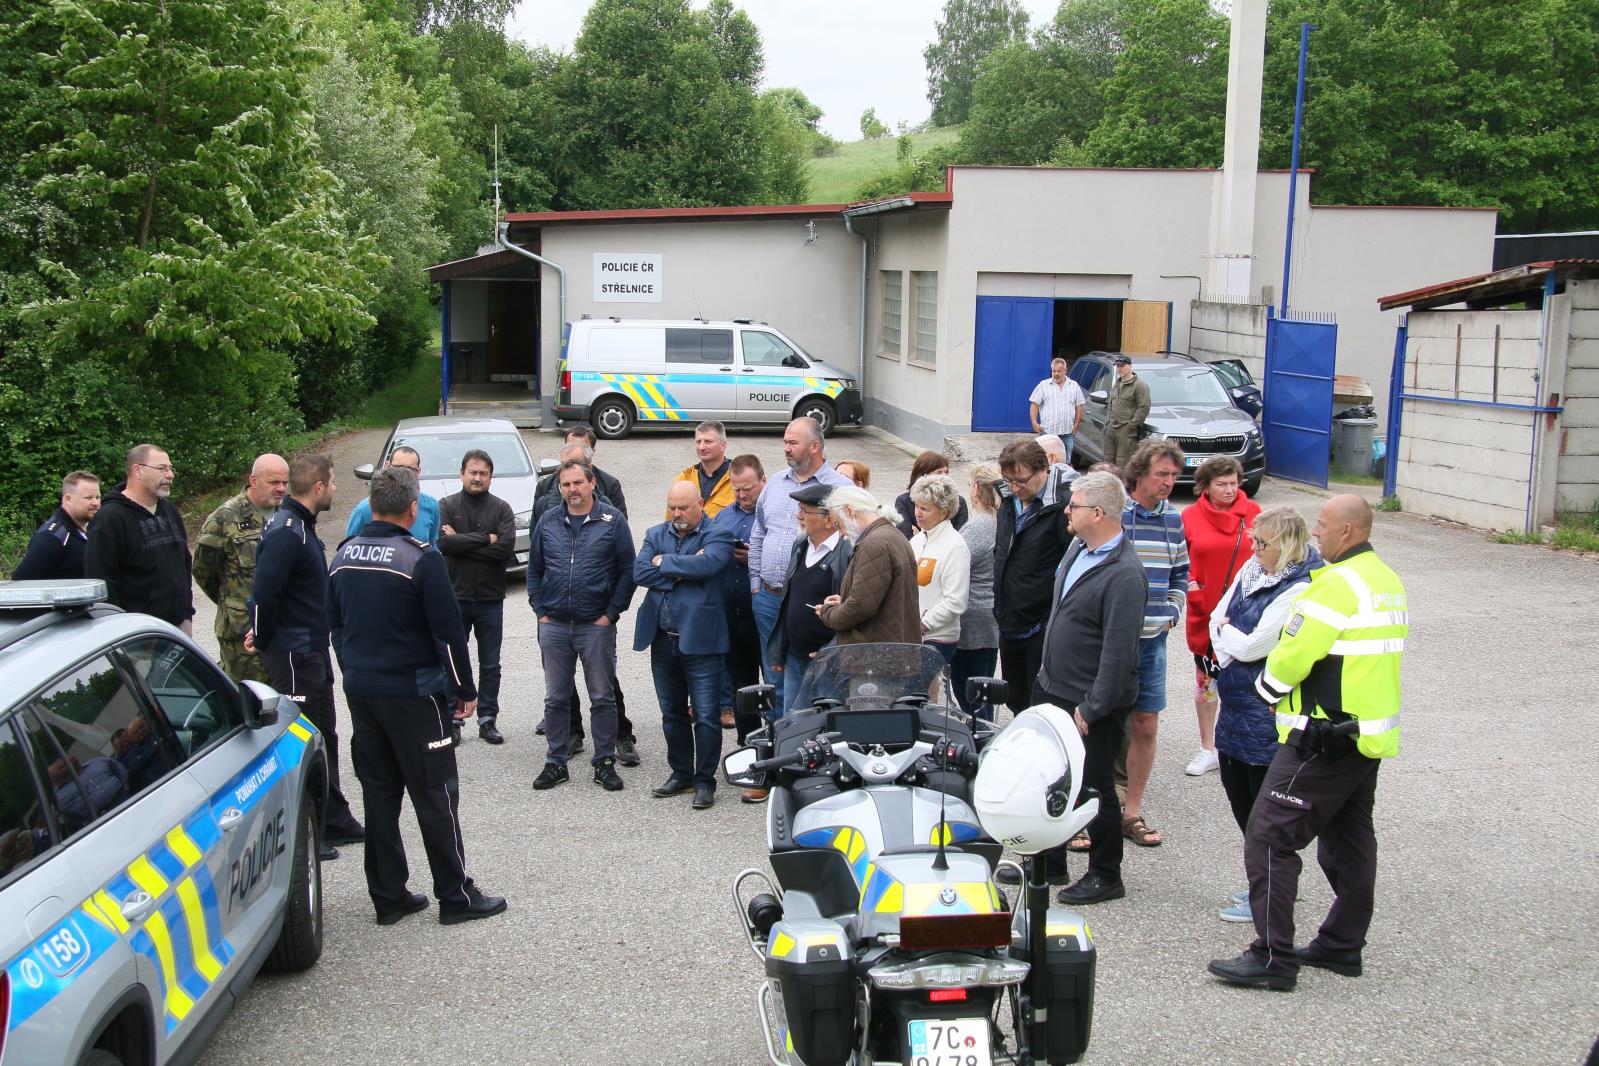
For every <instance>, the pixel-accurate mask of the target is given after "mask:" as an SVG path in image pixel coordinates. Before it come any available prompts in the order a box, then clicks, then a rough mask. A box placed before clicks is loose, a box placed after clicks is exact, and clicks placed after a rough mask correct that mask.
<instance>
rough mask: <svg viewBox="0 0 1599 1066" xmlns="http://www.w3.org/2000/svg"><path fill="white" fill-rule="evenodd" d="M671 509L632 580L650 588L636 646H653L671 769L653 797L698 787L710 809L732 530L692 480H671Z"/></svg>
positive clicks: (697, 804)
mask: <svg viewBox="0 0 1599 1066" xmlns="http://www.w3.org/2000/svg"><path fill="white" fill-rule="evenodd" d="M666 513H667V514H668V515H669V516H670V517H669V518H668V519H667V520H666V521H665V522H662V523H661V524H660V525H658V526H653V527H651V528H650V531H649V532H648V533H646V534H645V535H644V547H643V548H642V549H641V550H640V551H639V553H638V557H637V559H636V560H635V561H634V563H633V579H634V580H635V581H636V582H637V583H638V584H639V585H641V586H643V587H644V588H646V589H648V590H649V593H648V594H647V595H646V596H645V598H644V605H643V606H642V607H641V608H639V616H638V627H637V629H636V630H635V632H634V636H633V650H634V651H643V650H644V649H645V648H648V649H649V651H650V672H651V673H652V674H653V675H654V677H655V697H656V699H657V700H659V701H660V704H661V728H662V730H663V731H664V733H665V734H666V763H667V765H668V766H670V767H671V770H672V772H671V775H670V776H669V777H668V778H667V779H666V781H665V782H664V783H662V784H661V785H660V786H659V787H657V788H655V789H652V790H651V793H650V794H651V795H653V796H655V797H657V798H664V797H667V796H675V795H677V794H678V793H680V792H687V791H688V790H689V789H691V788H692V789H693V790H694V804H693V806H694V809H695V810H697V811H703V810H705V809H706V808H708V807H710V806H711V804H712V803H714V802H715V801H716V764H717V761H718V760H719V759H720V757H721V754H722V724H721V722H720V720H719V718H720V716H719V714H718V710H719V704H720V700H719V699H718V697H719V696H720V694H721V693H720V689H721V683H722V672H723V670H724V669H725V665H726V664H725V663H724V661H723V658H722V657H723V656H724V655H726V654H727V646H728V642H727V605H726V603H725V602H724V600H723V588H722V571H723V570H725V569H727V566H728V564H729V563H730V562H732V559H733V534H732V533H731V532H730V531H729V530H727V529H725V528H723V527H720V526H716V525H713V524H712V523H711V521H710V519H709V518H707V517H706V514H705V505H704V502H703V501H702V499H701V498H700V490H699V486H698V485H696V484H695V483H694V482H692V481H677V482H674V483H673V484H672V487H671V489H670V491H668V492H667V494H666ZM691 708H692V715H691V714H690V710H691Z"/></svg>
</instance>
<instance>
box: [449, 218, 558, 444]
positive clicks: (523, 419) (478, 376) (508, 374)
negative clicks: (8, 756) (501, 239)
mask: <svg viewBox="0 0 1599 1066" xmlns="http://www.w3.org/2000/svg"><path fill="white" fill-rule="evenodd" d="M428 279H429V280H431V281H433V282H435V283H436V284H438V285H439V286H440V290H441V296H440V303H439V308H440V310H439V317H440V323H439V326H440V336H441V337H442V343H441V346H440V347H441V351H440V356H441V359H442V365H441V371H440V380H439V390H440V394H439V412H440V413H441V414H452V415H477V416H482V417H495V418H508V419H510V420H511V421H512V422H514V423H516V424H517V425H519V426H536V425H538V424H539V398H540V391H541V385H542V384H543V382H542V379H541V377H540V374H539V352H540V344H541V338H540V336H539V328H538V326H539V301H540V299H541V294H540V291H539V265H538V264H537V263H536V262H534V261H533V260H531V259H528V258H527V257H525V256H523V255H521V254H520V253H518V252H515V251H512V250H510V249H507V248H500V247H495V246H493V245H490V246H488V247H487V248H484V249H482V250H480V251H479V253H478V254H477V255H474V256H470V257H468V258H466V259H456V260H454V261H452V262H449V263H440V264H439V265H438V266H434V267H429V268H428Z"/></svg>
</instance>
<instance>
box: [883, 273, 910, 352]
mask: <svg viewBox="0 0 1599 1066" xmlns="http://www.w3.org/2000/svg"><path fill="white" fill-rule="evenodd" d="M882 273H883V351H884V352H885V353H890V354H893V355H898V354H899V353H900V352H901V351H902V350H903V348H902V345H903V344H904V341H903V339H902V333H903V331H902V329H901V322H902V320H903V318H904V313H905V294H904V279H905V275H903V274H901V273H900V272H899V271H897V270H885V271H883V272H882Z"/></svg>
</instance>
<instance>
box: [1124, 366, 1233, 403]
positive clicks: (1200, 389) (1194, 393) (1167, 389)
mask: <svg viewBox="0 0 1599 1066" xmlns="http://www.w3.org/2000/svg"><path fill="white" fill-rule="evenodd" d="M1138 376H1139V377H1141V378H1143V379H1144V384H1146V385H1148V386H1149V402H1150V403H1151V404H1154V405H1155V406H1156V407H1200V406H1221V407H1231V406H1232V405H1233V401H1232V400H1231V399H1230V398H1229V397H1228V395H1227V393H1226V392H1224V391H1222V387H1221V381H1220V380H1219V379H1218V378H1217V377H1216V374H1215V372H1214V371H1212V370H1211V369H1210V368H1209V367H1205V366H1195V367H1187V366H1170V367H1167V366H1162V367H1150V368H1148V369H1145V370H1140V371H1139V372H1138Z"/></svg>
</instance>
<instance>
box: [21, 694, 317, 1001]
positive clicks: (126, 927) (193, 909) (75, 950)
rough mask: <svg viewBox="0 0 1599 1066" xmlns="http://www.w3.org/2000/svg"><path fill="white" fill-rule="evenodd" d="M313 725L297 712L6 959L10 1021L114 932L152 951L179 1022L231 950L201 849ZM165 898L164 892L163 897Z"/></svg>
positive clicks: (214, 840) (298, 757) (287, 765)
mask: <svg viewBox="0 0 1599 1066" xmlns="http://www.w3.org/2000/svg"><path fill="white" fill-rule="evenodd" d="M315 733H316V727H315V726H314V725H312V724H311V722H310V720H309V719H306V718H305V717H303V716H302V717H301V718H299V719H297V720H295V721H293V722H291V723H289V727H288V729H286V730H285V731H284V733H283V735H282V736H280V737H279V738H278V740H277V742H276V743H274V744H273V746H272V747H271V748H270V749H269V750H268V751H266V752H264V753H263V754H262V755H261V756H260V757H259V758H257V759H256V760H255V761H254V762H252V763H251V764H250V765H249V766H247V767H246V768H245V769H244V770H243V771H241V772H240V773H239V774H237V775H235V777H234V778H233V780H231V781H230V782H229V783H228V784H227V785H226V786H225V787H224V788H223V789H222V790H220V791H219V792H218V793H217V794H216V795H214V796H212V797H211V799H210V801H209V802H207V803H206V804H205V805H203V806H201V807H199V808H197V809H195V810H194V811H193V812H191V813H190V814H189V815H188V816H187V817H185V818H184V819H183V821H181V822H179V823H178V824H177V825H175V826H173V827H171V828H170V829H168V830H167V831H166V832H165V833H164V834H162V836H161V837H160V839H158V840H157V841H156V842H155V843H154V844H153V845H151V846H150V847H149V848H147V849H146V850H144V851H143V852H141V853H140V854H139V855H138V856H136V857H135V858H134V859H133V860H132V861H131V862H129V863H128V865H127V866H125V867H124V868H123V869H122V870H120V871H119V872H118V873H117V874H116V875H115V876H114V877H112V878H111V879H110V880H109V881H107V882H106V883H105V885H103V886H102V887H101V888H99V889H97V890H95V891H94V892H93V893H92V894H91V895H90V896H89V897H88V898H87V899H85V900H83V901H82V902H81V903H80V904H79V905H78V906H77V907H76V908H74V909H73V910H72V911H71V912H70V913H68V914H67V916H66V917H64V918H63V919H62V920H61V921H59V922H57V923H56V924H55V925H53V926H51V927H50V928H49V929H47V930H46V931H45V932H44V933H43V935H41V936H40V937H39V938H38V939H36V940H35V941H34V942H33V943H32V944H30V945H29V946H28V947H27V948H26V949H24V950H23V951H22V952H20V953H19V954H18V955H17V956H16V957H14V958H13V959H11V960H10V961H9V962H8V963H7V964H6V966H5V973H6V975H7V977H8V978H9V979H10V986H11V1011H10V1016H9V1018H8V1019H7V1023H6V1028H7V1031H11V1030H15V1029H17V1028H18V1027H19V1026H21V1025H22V1024H24V1023H25V1022H27V1021H28V1020H29V1019H30V1018H32V1017H33V1016H34V1015H36V1014H38V1013H39V1011H41V1010H43V1009H44V1008H45V1007H47V1006H49V1004H50V1003H51V1001H52V1000H54V999H55V998H56V997H57V996H59V995H61V994H62V993H63V992H65V991H66V989H67V988H68V987H69V986H70V985H71V984H72V983H73V982H74V981H77V980H79V979H80V978H81V977H82V976H83V974H84V973H86V972H87V971H88V970H89V969H91V968H92V966H93V965H94V963H95V962H96V961H97V960H98V959H99V958H101V957H102V956H104V955H106V954H107V953H109V952H110V951H111V949H112V948H113V947H114V946H115V945H116V943H117V941H118V940H125V941H126V942H127V944H128V946H129V947H130V948H131V949H132V950H133V951H135V952H137V953H138V954H140V955H143V956H144V957H145V958H146V959H148V960H149V962H150V963H151V965H152V966H153V967H154V969H155V972H156V974H157V975H158V976H159V979H160V992H161V1000H162V1002H161V1010H162V1014H163V1016H164V1019H165V1029H166V1032H168V1033H170V1032H172V1030H173V1029H175V1028H177V1026H178V1025H180V1024H181V1023H182V1022H183V1021H184V1020H185V1019H187V1018H188V1017H189V1016H190V1014H191V1013H192V1012H193V1011H194V1007H195V1004H196V1003H197V1002H198V1001H199V1000H200V999H202V998H203V997H204V996H205V995H206V993H207V992H208V991H209V990H210V988H211V986H212V985H213V984H214V983H215V982H216V981H217V980H218V979H219V978H221V977H222V975H223V974H224V973H225V972H226V970H227V966H228V964H229V963H230V962H231V961H232V960H233V959H234V958H235V957H236V956H237V954H238V953H237V950H236V949H235V948H234V946H233V945H232V944H231V943H230V942H229V941H228V939H227V938H226V937H225V936H224V935H223V932H222V914H221V908H220V898H219V896H218V893H217V887H216V882H215V881H214V879H213V878H212V875H211V868H210V867H209V866H208V865H207V864H206V861H205V858H206V854H207V853H208V852H209V851H211V849H213V848H214V847H215V846H216V845H217V844H218V843H219V842H220V840H221V837H222V831H221V829H220V828H219V827H218V825H217V821H216V818H217V815H218V814H219V813H220V812H221V811H223V810H226V809H228V808H230V807H240V808H243V809H246V810H247V809H248V808H249V807H251V806H254V805H255V804H256V803H257V802H259V800H260V798H261V796H263V795H265V794H266V792H267V791H268V787H269V786H270V784H271V783H272V782H274V781H275V780H277V779H278V777H280V776H282V775H283V774H285V773H288V772H290V771H292V770H293V769H294V768H296V767H298V766H299V764H300V763H301V761H303V759H304V758H305V753H306V751H307V750H308V748H309V746H310V741H311V738H312V737H313V736H314V735H315ZM136 892H146V893H149V895H150V896H151V898H152V899H154V900H156V901H157V906H156V907H155V909H154V910H152V911H151V912H150V913H149V915H148V916H146V917H144V918H141V919H135V920H133V921H130V920H129V919H128V917H127V915H125V914H124V913H123V911H122V906H121V903H120V902H119V901H121V900H126V899H127V898H128V897H129V896H131V895H133V894H135V893H136ZM163 897H165V898H163Z"/></svg>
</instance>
